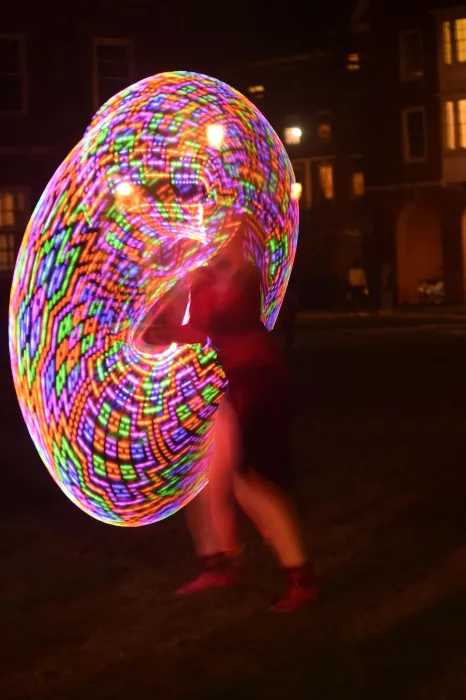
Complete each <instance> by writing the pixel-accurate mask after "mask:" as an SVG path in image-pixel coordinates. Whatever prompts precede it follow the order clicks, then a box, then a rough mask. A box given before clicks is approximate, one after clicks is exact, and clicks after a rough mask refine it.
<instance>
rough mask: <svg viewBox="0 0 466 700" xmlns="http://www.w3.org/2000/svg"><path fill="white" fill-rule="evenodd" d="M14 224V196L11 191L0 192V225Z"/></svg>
mask: <svg viewBox="0 0 466 700" xmlns="http://www.w3.org/2000/svg"><path fill="white" fill-rule="evenodd" d="M14 225H15V198H14V195H13V194H12V192H1V193H0V227H2V228H4V227H5V226H14Z"/></svg>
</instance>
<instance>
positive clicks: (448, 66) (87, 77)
mask: <svg viewBox="0 0 466 700" xmlns="http://www.w3.org/2000/svg"><path fill="white" fill-rule="evenodd" d="M114 5H115V3H111V2H110V0H93V1H91V0H81V1H80V0H72V1H71V2H70V3H68V5H67V12H66V13H65V12H54V13H53V17H52V16H49V15H48V14H47V12H46V11H44V6H43V5H38V4H37V3H34V2H31V3H30V7H29V8H28V10H27V12H26V11H24V8H23V6H22V5H19V4H18V3H13V2H7V5H6V6H5V8H3V9H2V33H1V34H0V285H1V289H0V296H1V299H2V306H3V308H4V309H6V307H7V303H8V292H9V285H10V283H11V274H12V269H13V266H14V260H15V257H16V252H17V249H18V246H19V243H20V240H21V237H22V234H23V232H24V228H25V225H26V223H27V221H28V219H29V216H30V214H31V212H32V209H33V207H34V206H35V204H36V202H37V200H38V198H39V196H40V194H41V192H42V191H43V189H44V187H45V185H46V184H47V182H48V180H49V179H50V177H51V175H52V174H53V172H54V170H55V169H56V167H57V166H58V165H59V164H60V162H61V161H62V160H63V158H64V157H65V155H66V154H67V153H68V152H69V150H70V149H71V148H72V146H73V145H74V144H75V143H76V142H77V141H78V140H79V139H80V137H81V136H82V134H83V131H84V130H85V128H86V125H87V124H88V123H89V121H90V118H91V116H92V114H93V113H94V112H95V110H96V109H97V107H98V106H99V105H100V104H102V103H103V102H104V101H105V100H106V99H107V98H108V97H109V96H110V95H112V94H114V93H115V92H117V91H118V90H120V89H122V88H123V87H125V86H127V85H128V84H130V83H131V82H133V81H135V80H138V79H140V78H143V77H145V76H147V75H150V74H153V73H157V72H160V71H163V70H171V69H177V68H180V61H181V63H182V64H184V65H186V63H185V59H182V58H181V56H180V53H179V52H180V50H181V49H180V48H179V46H174V47H173V49H172V52H171V53H170V52H169V51H167V50H165V49H164V50H161V49H160V46H159V44H158V43H154V32H155V33H157V31H156V29H154V23H153V19H154V17H153V5H152V3H150V2H148V1H145V0H135V1H134V2H133V3H132V5H131V20H132V21H131V22H128V14H127V13H125V12H115V11H112V8H113V9H114ZM90 17H92V21H90V20H89V18H90ZM173 21H174V22H176V21H178V20H177V18H176V17H174V19H173ZM177 31H178V32H179V34H180V36H181V37H182V36H183V27H182V26H180V27H178V29H177ZM184 31H189V27H186V28H185V30H184ZM189 67H190V68H192V69H194V70H201V71H204V72H207V73H210V74H212V75H215V76H216V77H219V78H221V79H224V80H226V81H227V82H229V83H230V84H232V85H234V86H235V87H237V88H238V89H239V90H240V91H241V92H243V93H244V94H245V95H247V96H248V97H249V98H250V99H251V100H252V101H253V102H255V103H256V104H257V106H258V107H259V109H261V111H262V112H263V113H264V114H265V115H266V117H267V118H268V119H269V121H270V122H271V124H272V125H273V126H274V128H275V129H276V130H277V132H278V133H279V135H280V136H281V138H282V140H283V141H284V143H285V145H286V148H287V150H288V153H289V155H290V158H291V161H292V163H293V167H294V170H295V174H296V178H297V181H298V183H299V184H300V186H301V198H300V206H301V235H300V242H299V248H298V255H297V261H296V269H297V273H298V276H299V279H300V286H301V287H302V298H303V303H304V304H305V305H306V306H311V307H312V306H314V307H330V306H335V305H336V304H338V303H344V299H345V279H346V275H347V271H348V268H349V266H350V264H351V262H352V261H353V259H355V258H359V259H361V260H362V262H363V264H364V266H365V267H366V270H367V273H368V277H369V286H370V291H371V297H372V299H373V301H374V303H375V304H376V303H377V302H378V296H379V291H380V271H381V269H382V266H383V264H384V263H386V262H388V263H390V265H391V266H392V268H393V270H394V271H395V272H396V288H397V296H398V301H399V302H400V303H416V302H417V301H418V284H419V281H420V280H422V279H425V278H432V277H438V278H441V279H443V280H444V282H445V288H446V295H447V300H448V301H450V302H452V303H462V302H464V301H465V297H466V272H465V270H466V261H465V259H466V252H465V250H466V233H465V229H466V218H465V217H464V211H465V209H466V195H465V183H466V88H465V87H464V86H466V5H461V4H454V3H453V2H452V0H449V1H447V2H442V0H411V2H410V3H406V2H402V0H393V1H392V2H390V3H388V2H369V0H360V1H359V2H356V3H355V6H354V11H353V13H352V17H351V21H350V22H349V23H348V24H347V26H346V27H345V28H344V30H340V31H338V32H335V34H334V35H333V36H331V37H325V38H324V39H323V40H322V41H321V45H320V46H319V47H313V48H312V49H311V48H309V50H308V51H307V52H306V53H301V54H298V55H294V56H288V57H277V58H269V59H267V60H263V61H256V62H253V63H248V64H241V63H239V62H238V63H236V64H234V65H220V63H219V59H218V57H217V56H214V57H212V58H211V60H210V65H209V61H206V60H204V61H203V62H202V63H201V62H197V63H196V61H193V60H192V58H191V59H190V60H189Z"/></svg>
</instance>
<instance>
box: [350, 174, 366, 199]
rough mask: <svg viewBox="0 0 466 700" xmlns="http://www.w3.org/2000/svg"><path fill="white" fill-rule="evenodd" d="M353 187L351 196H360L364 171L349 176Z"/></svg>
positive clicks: (361, 194) (362, 191) (363, 187)
mask: <svg viewBox="0 0 466 700" xmlns="http://www.w3.org/2000/svg"><path fill="white" fill-rule="evenodd" d="M351 184H352V188H353V197H362V196H363V195H364V190H365V186H364V173H353V175H352V177H351Z"/></svg>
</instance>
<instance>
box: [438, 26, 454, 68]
mask: <svg viewBox="0 0 466 700" xmlns="http://www.w3.org/2000/svg"><path fill="white" fill-rule="evenodd" d="M441 27H442V29H441V32H442V65H444V66H452V65H453V64H454V63H456V58H455V51H456V48H455V37H454V36H453V32H452V29H453V27H452V20H451V19H444V20H442V24H441ZM447 27H448V35H449V39H450V41H449V46H450V49H449V56H450V60H449V61H446V60H445V57H446V52H445V34H446V32H445V29H446V28H447Z"/></svg>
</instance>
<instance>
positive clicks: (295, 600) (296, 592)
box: [270, 567, 319, 613]
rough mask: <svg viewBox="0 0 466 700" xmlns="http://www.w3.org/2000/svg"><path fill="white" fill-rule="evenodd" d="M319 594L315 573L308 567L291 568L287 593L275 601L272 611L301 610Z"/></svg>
mask: <svg viewBox="0 0 466 700" xmlns="http://www.w3.org/2000/svg"><path fill="white" fill-rule="evenodd" d="M318 595H319V590H318V588H317V585H316V582H315V578H314V575H313V574H312V572H310V571H309V569H308V568H307V567H299V568H297V569H291V570H290V571H289V572H288V586H287V589H286V591H285V594H284V596H283V597H282V598H280V600H278V601H277V602H276V603H274V604H273V605H272V606H271V607H270V610H271V612H279V613H287V612H294V611H295V610H299V608H300V607H301V606H303V605H304V604H305V603H311V602H312V601H314V600H316V599H317V597H318Z"/></svg>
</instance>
